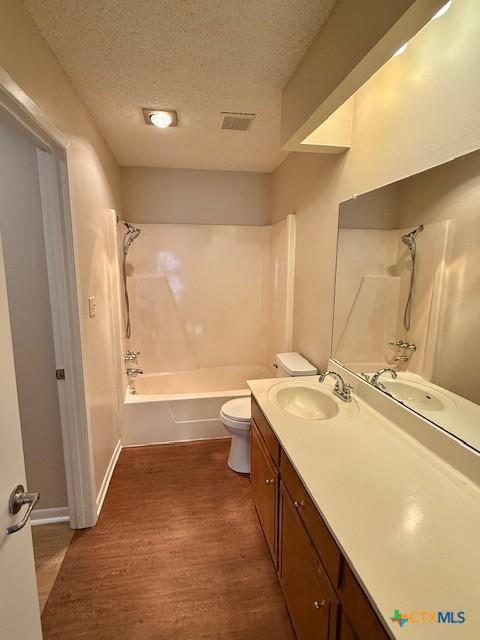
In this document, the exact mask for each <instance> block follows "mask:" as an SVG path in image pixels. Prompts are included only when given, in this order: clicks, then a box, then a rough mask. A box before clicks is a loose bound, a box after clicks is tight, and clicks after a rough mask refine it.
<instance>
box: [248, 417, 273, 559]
mask: <svg viewBox="0 0 480 640" xmlns="http://www.w3.org/2000/svg"><path fill="white" fill-rule="evenodd" d="M251 467H252V469H251V483H252V492H253V501H254V503H255V508H256V510H257V514H258V519H259V520H260V524H261V525H262V529H263V533H264V535H265V540H266V541H267V545H268V548H269V550H270V554H271V556H272V560H273V563H274V565H275V568H276V567H277V561H278V557H277V539H278V535H277V532H278V524H277V523H278V517H277V513H278V469H277V468H276V467H275V465H274V464H273V462H272V460H271V458H270V456H269V454H268V452H267V451H266V449H265V447H264V445H263V443H262V440H261V436H260V434H259V432H258V430H257V429H256V428H255V425H254V424H252V429H251Z"/></svg>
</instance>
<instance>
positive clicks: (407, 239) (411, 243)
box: [401, 224, 423, 331]
mask: <svg viewBox="0 0 480 640" xmlns="http://www.w3.org/2000/svg"><path fill="white" fill-rule="evenodd" d="M420 231H423V224H419V225H418V227H415V229H413V230H412V231H410V233H406V234H405V235H403V236H401V240H402V242H403V244H405V245H407V247H408V250H409V252H410V258H411V261H412V271H411V274H410V291H409V293H408V298H407V304H406V306H405V313H404V316H403V326H404V327H405V329H406V330H407V331H408V330H409V329H410V326H411V319H412V303H413V286H414V283H415V261H416V257H417V245H416V243H415V238H416V237H417V235H418V234H419V233H420Z"/></svg>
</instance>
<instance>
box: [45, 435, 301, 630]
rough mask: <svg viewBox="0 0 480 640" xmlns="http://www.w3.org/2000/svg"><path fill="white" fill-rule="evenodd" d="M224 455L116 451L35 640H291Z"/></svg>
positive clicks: (246, 494)
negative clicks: (90, 520)
mask: <svg viewBox="0 0 480 640" xmlns="http://www.w3.org/2000/svg"><path fill="white" fill-rule="evenodd" d="M229 444H230V443H229V441H225V440H220V441H218V440H217V441H205V442H198V443H189V444H178V445H161V446H152V447H141V448H133V449H132V448H131V449H124V450H123V451H122V454H121V456H120V459H119V462H118V464H117V467H116V469H115V473H114V475H113V478H112V482H111V485H110V489H109V491H108V495H107V498H106V501H105V505H104V508H103V511H102V514H101V517H100V519H99V523H98V525H97V526H96V527H95V528H94V529H90V530H88V531H85V532H80V533H77V534H75V536H74V538H73V541H72V543H71V545H70V548H69V550H68V552H67V555H66V557H65V559H64V561H63V564H62V567H61V570H60V573H59V574H58V577H57V580H56V582H55V585H54V587H53V590H52V592H51V594H50V598H49V599H48V602H47V605H46V607H45V610H44V613H43V616H42V622H43V631H44V640H57V639H60V638H61V639H62V640H65V639H66V638H68V640H77V639H80V638H82V639H84V638H88V639H89V640H110V639H111V640H113V639H115V640H119V639H121V640H123V639H125V640H293V638H294V636H293V632H292V629H291V626H290V622H289V619H288V616H287V612H286V609H285V605H284V601H283V598H282V595H281V591H280V588H279V586H278V583H277V580H276V576H275V572H274V569H273V565H272V563H271V560H270V557H269V555H268V551H267V547H266V544H265V541H264V538H263V534H262V532H261V529H260V526H259V524H258V521H257V517H256V514H255V510H254V507H253V503H252V500H251V496H250V484H249V480H248V478H245V477H242V476H239V475H237V474H235V473H234V472H232V471H230V469H229V468H228V467H227V456H228V448H229Z"/></svg>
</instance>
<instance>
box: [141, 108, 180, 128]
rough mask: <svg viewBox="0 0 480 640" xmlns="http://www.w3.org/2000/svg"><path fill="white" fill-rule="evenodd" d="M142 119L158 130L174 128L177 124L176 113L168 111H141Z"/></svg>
mask: <svg viewBox="0 0 480 640" xmlns="http://www.w3.org/2000/svg"><path fill="white" fill-rule="evenodd" d="M142 111H143V119H144V120H145V123H146V124H151V125H153V126H154V127H159V128H160V129H166V128H167V127H176V126H177V124H178V117H177V112H176V111H172V110H170V109H143V110H142Z"/></svg>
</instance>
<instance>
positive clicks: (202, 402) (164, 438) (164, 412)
mask: <svg viewBox="0 0 480 640" xmlns="http://www.w3.org/2000/svg"><path fill="white" fill-rule="evenodd" d="M273 375H274V374H273V373H272V372H271V371H270V370H269V369H268V367H265V366H260V365H248V366H236V367H210V368H203V369H194V370H191V371H173V372H166V373H156V374H145V375H143V376H141V377H140V378H137V380H136V381H135V389H136V390H137V394H136V395H133V394H131V393H129V392H128V391H127V394H126V397H125V402H124V406H123V443H124V445H126V446H132V445H144V444H155V443H161V442H179V441H184V440H200V439H204V438H224V437H227V436H228V433H227V431H226V429H225V428H224V426H223V425H222V423H221V422H220V420H219V417H218V416H219V413H220V408H221V406H222V405H223V404H224V403H225V402H227V400H231V399H232V398H235V397H238V396H248V395H250V390H249V389H248V388H247V385H246V381H247V380H253V379H258V378H270V377H273Z"/></svg>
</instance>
